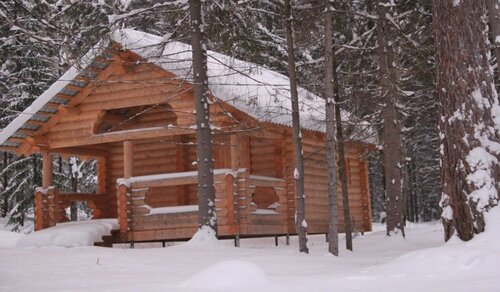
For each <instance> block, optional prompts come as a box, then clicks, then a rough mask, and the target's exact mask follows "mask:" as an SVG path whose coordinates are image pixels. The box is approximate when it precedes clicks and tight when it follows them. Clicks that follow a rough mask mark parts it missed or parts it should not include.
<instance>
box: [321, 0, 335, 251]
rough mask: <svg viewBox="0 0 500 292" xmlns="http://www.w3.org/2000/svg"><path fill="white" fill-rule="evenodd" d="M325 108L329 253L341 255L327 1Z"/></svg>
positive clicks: (331, 49) (333, 64)
mask: <svg viewBox="0 0 500 292" xmlns="http://www.w3.org/2000/svg"><path fill="white" fill-rule="evenodd" d="M325 5H326V9H325V12H324V13H325V108H326V117H325V118H326V155H327V164H328V212H329V225H328V251H329V252H330V253H332V254H334V255H338V254H339V238H338V232H339V231H338V215H337V174H336V167H337V165H336V161H335V160H336V158H335V154H336V153H335V151H336V149H335V142H336V141H335V140H336V139H335V126H336V125H335V98H334V95H335V92H334V90H335V89H334V84H333V82H334V69H335V67H334V66H335V54H334V52H333V21H332V14H333V13H332V10H333V7H332V6H331V4H330V1H329V0H325Z"/></svg>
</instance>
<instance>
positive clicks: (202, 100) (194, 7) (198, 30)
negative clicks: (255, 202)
mask: <svg viewBox="0 0 500 292" xmlns="http://www.w3.org/2000/svg"><path fill="white" fill-rule="evenodd" d="M202 2H204V1H200V0H190V1H189V11H190V13H191V46H192V50H193V86H194V97H195V103H196V150H197V154H198V206H199V219H198V224H199V228H200V229H201V228H203V227H208V228H210V229H212V230H213V231H214V232H217V218H216V214H215V189H214V176H213V162H212V133H211V130H210V105H209V100H208V95H209V90H208V76H207V51H206V46H205V36H204V30H205V23H204V21H203V13H202Z"/></svg>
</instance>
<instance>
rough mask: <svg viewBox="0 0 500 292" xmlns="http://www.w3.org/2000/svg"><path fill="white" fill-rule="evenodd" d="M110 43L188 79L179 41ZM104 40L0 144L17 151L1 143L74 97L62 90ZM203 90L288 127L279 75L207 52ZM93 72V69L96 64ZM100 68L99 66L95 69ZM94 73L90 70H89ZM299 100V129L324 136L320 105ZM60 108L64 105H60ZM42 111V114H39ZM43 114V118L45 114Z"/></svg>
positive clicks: (127, 38)
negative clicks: (206, 86) (54, 105)
mask: <svg viewBox="0 0 500 292" xmlns="http://www.w3.org/2000/svg"><path fill="white" fill-rule="evenodd" d="M111 40H112V41H113V42H116V43H118V44H120V45H121V46H122V47H123V48H124V49H128V50H131V51H132V52H134V53H136V54H138V55H139V56H141V57H142V58H144V59H146V60H148V61H149V62H151V63H153V64H155V65H158V66H160V67H161V68H163V69H165V70H167V71H170V72H172V73H174V74H175V75H176V76H177V77H178V78H179V79H183V80H187V81H191V80H192V53H191V46H190V45H187V44H184V43H180V42H170V41H169V42H165V41H164V38H162V37H159V36H155V35H152V34H148V33H144V32H140V31H136V30H132V29H122V30H118V31H115V32H113V33H112V34H111ZM109 44H110V43H109V41H101V42H100V43H99V44H98V45H97V46H96V47H95V48H94V49H92V50H90V51H89V52H88V53H87V54H86V55H85V57H84V58H83V59H82V60H81V61H80V62H79V63H78V66H73V67H71V68H70V69H69V70H68V71H67V72H66V73H65V74H64V75H63V76H61V78H60V79H59V80H57V81H56V82H54V83H53V84H52V86H50V87H49V89H47V90H46V91H45V92H44V93H43V94H42V95H40V96H39V97H38V98H37V99H36V100H35V101H34V102H33V104H32V105H31V106H29V107H28V108H26V110H24V112H22V113H21V114H19V116H18V117H17V118H16V119H14V121H12V122H11V123H10V124H9V125H8V126H7V127H6V128H4V129H3V130H2V132H0V145H2V146H4V147H12V148H13V149H15V148H17V147H19V146H20V142H12V140H9V141H7V140H8V139H10V138H11V137H12V138H21V139H23V138H25V137H26V134H25V133H23V132H22V131H19V130H20V129H23V128H24V129H28V130H36V128H37V126H33V125H31V124H27V122H28V121H29V120H36V121H42V122H45V121H47V120H48V119H50V114H54V113H55V112H57V110H56V109H54V108H47V106H46V105H47V104H48V103H49V102H51V103H58V102H59V99H58V98H57V96H56V95H57V94H61V93H62V94H64V95H76V93H77V92H76V93H74V92H73V93H72V92H71V91H68V90H67V88H65V87H66V86H68V85H73V86H80V87H82V88H83V86H84V85H85V84H83V85H81V84H79V82H75V81H76V78H77V77H81V76H85V75H87V73H88V72H86V70H85V69H86V68H87V67H89V66H94V69H95V64H96V63H99V62H96V61H95V58H96V57H98V56H101V55H102V54H103V53H104V51H105V50H106V48H108V47H109ZM207 63H208V64H207V65H208V76H209V88H210V90H211V92H212V94H213V96H214V97H215V98H216V99H219V100H222V101H224V102H226V103H228V104H230V105H232V106H234V107H236V108H237V109H239V110H241V111H243V112H245V113H247V114H249V115H250V116H252V117H254V118H256V119H257V120H259V121H262V122H270V123H275V124H280V125H285V126H291V124H292V117H291V101H290V85H289V79H288V77H286V76H285V75H283V74H280V73H277V72H275V71H272V70H270V69H267V68H265V67H263V66H261V65H257V64H253V63H249V62H244V61H241V60H238V59H236V58H233V57H230V56H226V55H223V54H220V53H216V52H212V51H208V62H207ZM97 67H99V64H98V65H97ZM100 69H104V67H100ZM94 71H95V70H94ZM298 94H299V100H300V114H301V127H302V128H304V129H307V130H312V131H322V132H324V123H323V122H321V121H323V120H324V100H323V99H321V98H320V97H318V96H316V95H314V94H312V93H311V92H308V91H307V90H305V89H303V88H300V87H299V88H298ZM61 104H63V105H64V102H61ZM41 112H43V115H40V113H41ZM47 113H49V115H48V114H47Z"/></svg>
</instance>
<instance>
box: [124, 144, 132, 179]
mask: <svg viewBox="0 0 500 292" xmlns="http://www.w3.org/2000/svg"><path fill="white" fill-rule="evenodd" d="M123 162H124V163H123V177H124V178H130V177H132V176H133V175H134V174H133V168H134V144H132V141H125V142H123Z"/></svg>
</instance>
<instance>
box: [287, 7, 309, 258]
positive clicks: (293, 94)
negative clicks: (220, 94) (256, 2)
mask: <svg viewBox="0 0 500 292" xmlns="http://www.w3.org/2000/svg"><path fill="white" fill-rule="evenodd" d="M290 1H291V0H285V27H286V40H287V53H288V68H289V77H290V98H291V102H292V123H293V125H292V128H293V145H294V150H295V170H294V178H295V195H296V200H295V207H296V216H295V217H296V218H295V225H296V228H297V234H298V235H299V251H300V252H304V253H309V249H308V248H307V222H306V216H305V195H304V158H303V156H302V153H303V152H302V134H301V131H300V116H299V97H298V93H297V77H296V72H295V50H294V48H293V30H292V29H293V26H292V23H293V17H292V7H291V3H290Z"/></svg>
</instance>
